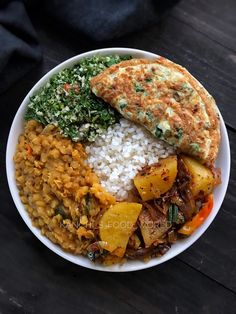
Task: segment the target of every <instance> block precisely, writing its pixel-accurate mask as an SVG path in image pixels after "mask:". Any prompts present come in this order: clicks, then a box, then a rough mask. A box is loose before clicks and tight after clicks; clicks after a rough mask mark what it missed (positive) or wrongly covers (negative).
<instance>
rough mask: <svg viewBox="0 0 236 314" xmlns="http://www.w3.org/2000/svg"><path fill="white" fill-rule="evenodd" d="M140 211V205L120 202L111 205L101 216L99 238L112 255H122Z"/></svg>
mask: <svg viewBox="0 0 236 314" xmlns="http://www.w3.org/2000/svg"><path fill="white" fill-rule="evenodd" d="M141 209H142V205H141V204H138V203H128V202H120V203H116V204H115V205H112V206H111V207H110V208H109V209H108V210H107V211H106V212H105V213H104V215H103V216H102V218H101V220H100V223H99V233H100V238H101V240H102V241H105V242H106V243H107V244H108V245H107V249H108V250H109V251H110V252H112V254H114V255H116V256H119V257H122V256H123V255H124V253H125V250H126V246H127V243H128V241H129V237H130V236H131V234H132V232H133V227H134V224H135V223H136V221H137V219H138V216H139V214H140V211H141Z"/></svg>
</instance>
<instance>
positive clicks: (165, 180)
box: [134, 156, 177, 201]
mask: <svg viewBox="0 0 236 314" xmlns="http://www.w3.org/2000/svg"><path fill="white" fill-rule="evenodd" d="M176 175H177V157H176V156H170V157H167V158H165V159H162V160H160V161H159V162H158V163H157V164H155V165H152V166H150V167H145V168H144V169H143V170H142V171H140V172H139V173H138V174H137V175H136V176H135V178H134V185H135V186H136V188H137V190H138V192H139V194H140V196H141V198H142V200H143V201H149V200H151V199H154V198H159V197H160V196H161V195H162V194H164V193H165V192H167V191H168V190H169V189H170V188H171V187H172V185H173V183H174V181H175V178H176Z"/></svg>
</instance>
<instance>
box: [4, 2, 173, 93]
mask: <svg viewBox="0 0 236 314" xmlns="http://www.w3.org/2000/svg"><path fill="white" fill-rule="evenodd" d="M177 1H178V0H156V1H155V0H70V1H65V0H18V1H17V0H2V1H1V2H0V77H1V80H0V93H1V92H3V91H4V90H6V89H7V88H8V87H9V86H10V85H11V84H13V83H14V82H15V81H16V80H18V79H19V78H20V77H22V76H23V75H24V74H25V73H26V72H28V71H29V70H30V69H31V68H32V67H33V66H34V65H35V64H36V63H37V62H39V61H40V60H41V58H42V52H41V49H40V47H39V44H38V41H37V36H36V34H35V31H34V28H33V26H32V24H31V21H30V18H29V16H28V12H30V14H33V15H35V14H36V15H39V18H41V19H47V20H50V23H52V24H53V25H54V28H57V27H58V29H60V30H63V31H61V32H60V34H61V36H64V37H65V38H66V36H67V34H68V32H73V33H75V34H77V35H78V40H79V35H81V34H83V35H85V36H87V37H88V39H90V40H94V41H105V40H110V39H113V38H117V37H120V36H122V35H125V34H127V33H130V32H134V31H138V30H140V29H142V28H144V27H147V26H148V25H150V24H154V23H156V22H158V21H159V20H160V17H161V16H162V15H163V14H164V13H165V12H166V11H167V10H168V9H169V8H170V7H171V6H172V5H173V4H174V3H176V2H177Z"/></svg>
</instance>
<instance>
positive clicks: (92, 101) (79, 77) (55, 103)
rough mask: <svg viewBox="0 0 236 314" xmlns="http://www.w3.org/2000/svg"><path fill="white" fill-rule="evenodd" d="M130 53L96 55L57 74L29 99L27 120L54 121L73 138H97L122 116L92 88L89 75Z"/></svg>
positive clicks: (43, 122)
mask: <svg viewBox="0 0 236 314" xmlns="http://www.w3.org/2000/svg"><path fill="white" fill-rule="evenodd" d="M129 59H131V56H118V55H110V56H94V57H91V58H86V59H83V60H82V61H80V63H78V64H76V65H74V66H73V67H72V68H67V69H64V70H62V71H60V72H59V73H57V74H56V75H54V76H53V77H52V78H51V79H50V80H49V81H48V82H47V83H46V84H45V85H44V86H43V87H42V88H41V89H40V90H39V91H38V92H37V93H36V94H35V95H34V96H32V97H31V98H30V102H29V104H28V107H27V110H26V113H25V120H31V119H34V120H37V121H38V122H41V123H42V124H44V125H47V124H53V125H56V126H58V127H59V128H60V130H61V133H62V134H63V135H64V136H66V137H70V138H71V139H72V140H73V141H94V140H95V139H96V137H97V135H98V134H101V133H102V132H104V131H105V130H106V129H107V128H108V127H109V126H110V125H112V124H114V123H116V122H118V121H119V119H120V115H119V114H118V112H117V111H115V110H114V109H113V108H111V107H109V106H108V105H107V104H106V103H105V102H104V101H103V100H102V99H99V98H98V97H96V96H95V95H94V94H93V93H92V91H91V89H90V84H89V81H90V78H91V77H93V76H95V75H97V74H99V73H101V72H102V71H103V70H105V69H106V68H107V67H110V66H111V65H113V64H116V63H119V62H121V61H123V60H129Z"/></svg>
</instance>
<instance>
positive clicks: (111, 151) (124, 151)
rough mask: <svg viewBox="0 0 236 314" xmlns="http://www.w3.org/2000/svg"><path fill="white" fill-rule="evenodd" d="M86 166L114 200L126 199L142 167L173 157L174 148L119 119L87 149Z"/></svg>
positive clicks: (131, 123) (138, 127) (140, 128)
mask: <svg viewBox="0 0 236 314" xmlns="http://www.w3.org/2000/svg"><path fill="white" fill-rule="evenodd" d="M86 153H87V154H88V163H89V165H90V166H91V167H92V168H93V170H94V172H95V173H96V174H97V176H98V177H99V179H100V182H101V185H102V186H103V187H104V188H105V189H106V190H107V191H108V192H110V193H111V194H113V195H114V196H115V197H116V199H117V200H119V201H121V200H125V199H126V198H127V197H128V195H129V191H131V190H132V188H133V178H134V176H135V175H136V173H137V172H138V171H139V170H141V168H142V167H143V166H146V165H150V164H153V163H156V162H158V160H159V158H165V157H167V156H168V155H170V154H173V148H172V147H171V146H169V145H167V144H165V143H164V142H162V141H159V140H158V139H156V138H155V137H154V136H153V135H152V134H151V133H150V132H149V131H147V130H146V129H145V128H143V127H142V126H138V125H136V124H134V123H133V122H130V121H128V120H125V119H121V120H120V123H117V124H115V125H114V126H112V127H109V128H108V130H107V132H105V133H104V134H102V135H101V136H100V137H99V138H97V140H96V142H95V143H93V144H90V145H88V146H87V147H86Z"/></svg>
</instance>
